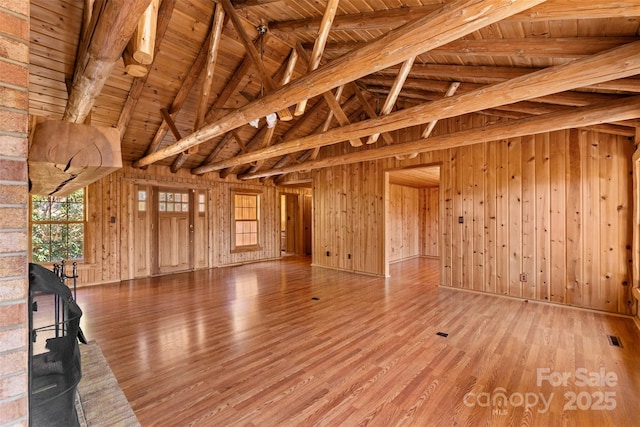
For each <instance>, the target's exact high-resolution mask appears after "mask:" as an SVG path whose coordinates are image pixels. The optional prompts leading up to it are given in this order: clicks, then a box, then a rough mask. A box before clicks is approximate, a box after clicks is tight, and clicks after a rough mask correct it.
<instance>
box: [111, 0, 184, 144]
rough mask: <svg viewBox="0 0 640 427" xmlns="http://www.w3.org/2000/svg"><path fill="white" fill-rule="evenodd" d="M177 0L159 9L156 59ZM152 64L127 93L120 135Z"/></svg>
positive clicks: (127, 124) (166, 3) (123, 131)
mask: <svg viewBox="0 0 640 427" xmlns="http://www.w3.org/2000/svg"><path fill="white" fill-rule="evenodd" d="M177 1H178V0H162V3H161V4H160V8H159V9H158V25H157V28H156V43H155V49H154V54H153V58H154V60H155V58H157V56H158V51H159V50H160V46H161V45H162V40H163V39H164V35H165V33H166V32H167V28H169V22H170V21H171V16H172V15H173V9H175V6H176V2H177ZM152 65H153V64H150V65H145V67H146V68H147V73H145V76H144V77H138V78H135V79H133V84H132V85H131V89H130V90H129V94H128V95H127V100H126V101H125V103H124V107H123V108H122V111H121V112H120V117H119V118H118V124H117V125H116V127H117V128H118V130H119V131H120V135H124V134H125V132H126V131H127V127H128V126H129V121H130V120H131V116H132V115H133V112H134V111H135V109H136V105H138V100H139V99H140V96H141V95H142V91H143V90H144V87H145V85H146V83H147V79H148V77H149V73H148V70H149V69H150V68H151V66H152Z"/></svg>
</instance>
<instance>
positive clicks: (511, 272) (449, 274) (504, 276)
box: [442, 130, 633, 314]
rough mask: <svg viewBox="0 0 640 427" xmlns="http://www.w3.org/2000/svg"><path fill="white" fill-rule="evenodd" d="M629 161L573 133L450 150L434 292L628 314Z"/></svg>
mask: <svg viewBox="0 0 640 427" xmlns="http://www.w3.org/2000/svg"><path fill="white" fill-rule="evenodd" d="M632 151H633V144H632V143H631V142H630V141H628V139H627V138H624V137H618V136H613V135H608V134H600V133H594V132H588V131H583V130H570V131H562V132H553V133H550V134H542V135H537V136H531V137H525V138H516V139H513V140H508V141H496V142H491V143H487V144H481V145H477V146H473V147H469V148H459V149H453V150H451V151H450V153H451V155H450V161H449V162H446V163H445V164H444V167H443V169H442V175H443V184H444V186H443V188H444V189H445V192H446V195H445V210H444V212H445V216H444V218H443V238H444V245H443V247H444V248H445V252H444V254H443V275H444V277H443V279H442V282H443V284H445V285H448V286H454V287H463V288H468V289H474V290H480V291H485V292H491V293H497V294H503V295H510V296H516V297H522V298H532V299H537V300H542V301H552V302H558V303H563V304H569V305H576V306H581V307H588V308H594V309H598V310H606V311H612V312H618V313H626V314H629V313H631V304H630V302H631V297H630V284H631V279H630V272H631V270H630V268H631V264H630V262H629V261H630V260H631V251H630V248H631V240H632V239H631V214H630V212H631V211H630V203H631V200H632V199H631V154H632ZM459 217H463V218H464V223H463V224H459V223H458V218H459ZM523 274H524V275H525V276H524V277H521V275H523ZM522 279H524V281H523V280H522Z"/></svg>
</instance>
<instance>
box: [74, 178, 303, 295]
mask: <svg viewBox="0 0 640 427" xmlns="http://www.w3.org/2000/svg"><path fill="white" fill-rule="evenodd" d="M152 186H159V187H162V188H177V189H196V190H197V191H199V192H204V194H205V195H206V204H207V206H206V210H207V216H206V223H204V222H203V221H202V220H200V219H196V221H195V224H194V226H195V227H196V230H195V234H197V236H196V237H197V239H196V245H195V251H196V254H195V259H194V263H195V268H208V267H218V266H223V265H232V264H238V263H245V262H253V261H259V260H267V259H273V258H277V257H279V256H280V231H279V230H280V216H279V213H280V200H279V194H280V193H281V192H283V191H286V192H288V193H295V194H305V195H310V194H311V190H310V189H289V188H286V189H283V188H280V187H276V186H274V185H263V184H256V183H246V182H242V181H238V180H234V179H232V178H227V179H226V180H221V179H219V178H218V177H217V174H209V175H205V176H204V177H195V176H193V175H191V174H190V173H189V171H188V170H184V171H180V172H178V173H176V174H173V173H171V172H170V171H169V168H167V167H163V166H151V167H149V168H148V169H147V170H140V169H134V168H131V167H129V166H126V167H125V168H124V169H123V170H121V171H118V172H116V173H113V174H111V175H109V176H107V177H105V178H103V179H101V180H100V181H98V182H96V183H94V184H91V185H90V186H89V187H88V189H87V193H88V206H87V212H88V215H87V240H86V242H87V248H86V261H85V262H83V263H81V264H80V265H79V266H78V271H79V276H80V278H79V284H80V285H84V284H95V283H107V282H115V281H120V280H128V279H132V278H135V277H145V276H149V275H150V274H151V272H152V269H151V262H152V260H151V257H150V253H151V250H152V247H151V246H152V225H151V214H150V212H147V213H142V212H138V210H137V191H138V189H147V190H149V189H150V188H151V187H152ZM243 189H245V190H251V191H253V192H259V194H260V195H261V210H260V237H259V239H260V249H259V250H257V251H238V252H235V251H232V250H231V230H232V229H233V227H232V224H231V192H232V191H233V190H243ZM148 194H150V193H148ZM148 203H151V201H150V200H149V201H148ZM195 209H197V204H196V206H195ZM204 237H206V238H204ZM185 250H186V249H185ZM203 252H204V254H203Z"/></svg>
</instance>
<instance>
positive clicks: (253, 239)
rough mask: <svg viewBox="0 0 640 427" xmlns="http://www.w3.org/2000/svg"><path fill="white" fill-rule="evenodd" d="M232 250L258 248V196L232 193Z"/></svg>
mask: <svg viewBox="0 0 640 427" xmlns="http://www.w3.org/2000/svg"><path fill="white" fill-rule="evenodd" d="M232 196H233V209H232V212H233V218H232V223H233V225H234V233H233V234H232V236H233V242H232V250H257V249H259V248H260V240H259V234H260V233H259V228H260V227H259V222H260V194H256V193H241V192H233V193H232Z"/></svg>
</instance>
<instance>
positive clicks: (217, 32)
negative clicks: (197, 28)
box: [165, 4, 225, 173]
mask: <svg viewBox="0 0 640 427" xmlns="http://www.w3.org/2000/svg"><path fill="white" fill-rule="evenodd" d="M224 25H225V13H224V9H223V7H222V5H220V4H216V5H215V10H214V11H213V23H212V24H211V34H210V35H209V37H208V38H207V39H208V41H209V46H208V48H209V51H208V54H207V61H206V67H205V73H204V78H203V79H202V84H201V86H200V94H199V97H198V104H197V106H196V120H195V122H194V125H193V131H194V132H195V131H197V130H198V129H200V128H201V127H202V126H203V125H204V120H205V115H206V113H207V105H208V104H209V94H210V92H211V84H212V83H213V76H214V72H215V69H216V62H217V59H218V48H219V47H220V39H221V38H222V29H223V28H224ZM165 120H166V119H165ZM197 149H198V146H195V147H192V148H191V149H189V151H186V152H184V151H183V152H182V153H180V154H178V157H176V159H175V160H174V161H173V164H172V165H171V172H173V173H176V172H178V171H179V170H180V168H181V167H182V165H183V164H184V163H185V162H186V161H187V158H188V156H189V155H190V154H194V153H195V151H196V150H197Z"/></svg>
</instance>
